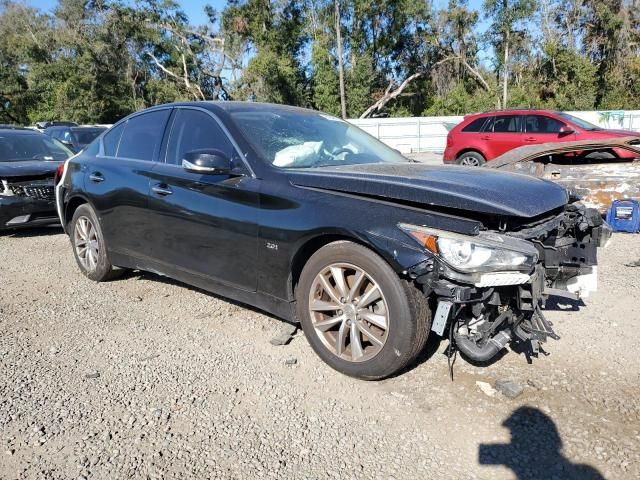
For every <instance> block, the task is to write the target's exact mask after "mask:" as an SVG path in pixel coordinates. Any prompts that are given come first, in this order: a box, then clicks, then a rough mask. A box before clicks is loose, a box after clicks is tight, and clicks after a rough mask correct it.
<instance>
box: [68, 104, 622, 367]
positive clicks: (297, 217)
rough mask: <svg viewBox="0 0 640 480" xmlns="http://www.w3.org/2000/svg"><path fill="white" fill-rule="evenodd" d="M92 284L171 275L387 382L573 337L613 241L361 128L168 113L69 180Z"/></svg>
mask: <svg viewBox="0 0 640 480" xmlns="http://www.w3.org/2000/svg"><path fill="white" fill-rule="evenodd" d="M56 196H57V206H58V212H59V215H60V218H61V221H62V224H63V226H64V228H65V230H66V232H67V234H68V235H69V237H70V240H71V246H72V250H73V254H74V256H75V259H76V261H77V264H78V266H79V268H80V270H81V272H82V273H83V274H85V275H86V276H87V277H89V278H90V279H92V280H95V281H103V280H106V279H109V278H111V277H112V276H114V275H115V274H117V273H118V271H120V270H122V269H140V270H147V271H150V272H155V273H157V274H160V275H166V276H169V277H172V278H175V279H178V280H180V281H183V282H185V283H188V284H190V285H195V286H197V287H200V288H202V289H205V290H208V291H211V292H215V293H217V294H220V295H223V296H226V297H228V298H231V299H234V300H236V301H240V302H244V303H246V304H249V305H252V306H255V307H258V308H260V309H263V310H265V311H267V312H270V313H272V314H274V315H276V316H279V317H281V318H284V319H286V320H288V321H291V322H296V323H297V322H299V323H300V324H301V326H302V329H303V330H304V333H305V335H306V337H307V339H308V341H309V343H310V345H311V346H312V348H313V349H314V350H315V351H316V352H317V354H318V355H319V356H320V357H321V358H322V359H323V360H324V361H325V362H326V363H328V364H329V365H330V366H331V367H333V368H335V369H336V370H338V371H340V372H343V373H345V374H347V375H351V376H354V377H358V378H363V379H380V378H384V377H387V376H389V375H392V374H394V373H397V372H398V371H400V370H402V369H403V368H404V367H405V366H407V365H408V364H409V363H411V362H412V361H413V360H414V359H415V358H416V356H417V355H418V354H419V353H420V351H421V350H422V349H423V347H424V346H425V343H426V341H427V337H428V336H429V334H430V333H433V334H436V335H440V336H444V337H448V338H449V339H450V342H451V345H452V346H454V345H455V347H456V348H457V349H459V350H460V351H461V352H462V353H463V354H464V355H465V356H466V357H467V358H468V359H470V360H475V361H487V360H490V359H491V358H493V357H494V356H495V355H496V354H497V353H498V352H499V351H500V350H502V349H503V348H504V347H505V346H507V345H508V344H509V343H514V344H520V345H526V346H527V348H528V350H529V352H530V353H531V354H533V355H535V354H536V353H537V352H538V351H539V350H540V345H541V344H542V343H543V342H545V341H546V340H547V339H549V338H558V336H557V334H556V332H555V331H554V330H553V327H552V325H551V324H550V322H549V321H547V320H546V319H545V316H544V314H543V307H544V304H545V301H546V299H547V297H548V296H550V295H563V296H570V297H573V298H578V297H579V296H586V295H587V294H588V293H589V291H591V290H593V289H595V287H596V279H597V272H596V268H597V267H596V265H597V250H598V247H600V246H603V245H604V244H605V243H606V241H607V240H608V238H609V236H610V232H611V231H610V229H609V228H608V226H607V225H606V224H605V223H604V222H603V221H602V219H601V217H600V215H599V214H598V213H597V212H596V211H595V210H590V209H588V208H585V207H584V206H583V205H581V204H580V203H579V202H576V201H575V199H573V198H570V196H569V195H568V193H567V191H566V190H565V189H564V188H562V187H560V186H558V185H556V184H554V183H552V182H550V181H548V180H543V179H539V178H532V177H528V176H524V175H519V174H513V173H503V172H497V171H491V170H484V169H482V170H478V169H473V168H470V169H466V168H461V167H448V166H426V165H423V164H419V163H413V162H411V161H409V160H407V159H406V158H405V157H403V156H402V155H400V154H399V153H398V152H396V151H395V150H393V149H391V148H389V147H387V146H385V145H384V144H382V143H380V142H379V141H378V140H376V139H375V138H373V137H371V136H369V135H368V134H366V133H365V132H363V131H362V130H360V129H358V128H357V127H355V126H353V125H351V124H350V123H348V122H345V121H343V120H340V119H337V118H335V117H332V116H329V115H325V114H322V113H319V112H315V111H310V110H304V109H299V108H293V107H285V106H277V105H266V104H256V103H234V102H224V103H211V102H197V103H183V104H171V105H164V106H159V107H154V108H151V109H148V110H145V111H142V112H138V113H136V114H133V115H131V116H129V117H128V118H126V119H124V120H122V121H121V122H119V123H117V124H116V125H115V126H114V127H112V128H111V129H110V130H109V131H107V132H106V133H105V134H103V135H102V136H101V137H100V138H99V139H98V140H97V141H96V142H94V143H93V144H92V145H90V146H89V147H88V148H87V149H86V150H84V151H83V152H82V153H80V154H79V155H78V156H76V157H74V158H72V159H71V160H69V161H68V162H66V163H65V168H64V172H63V174H62V179H61V181H60V182H59V184H58V185H57V187H56Z"/></svg>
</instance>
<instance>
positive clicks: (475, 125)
mask: <svg viewBox="0 0 640 480" xmlns="http://www.w3.org/2000/svg"><path fill="white" fill-rule="evenodd" d="M486 120H487V118H486V117H482V118H477V119H475V120H474V121H473V122H471V123H470V124H469V125H467V126H466V127H464V128H463V129H462V131H463V132H479V131H480V130H482V126H483V125H484V122H485V121H486Z"/></svg>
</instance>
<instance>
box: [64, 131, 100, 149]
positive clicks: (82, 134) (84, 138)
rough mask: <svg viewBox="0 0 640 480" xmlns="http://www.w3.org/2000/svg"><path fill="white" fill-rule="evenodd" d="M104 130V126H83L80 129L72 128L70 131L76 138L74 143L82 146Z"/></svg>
mask: <svg viewBox="0 0 640 480" xmlns="http://www.w3.org/2000/svg"><path fill="white" fill-rule="evenodd" d="M105 130H106V128H91V129H89V128H86V129H85V128H83V129H82V130H75V129H74V130H72V131H73V136H74V137H75V139H76V144H78V145H82V146H84V145H88V144H90V143H91V142H93V140H94V139H95V138H96V137H97V136H98V135H100V134H101V133H102V132H104V131H105Z"/></svg>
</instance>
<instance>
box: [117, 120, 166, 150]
mask: <svg viewBox="0 0 640 480" xmlns="http://www.w3.org/2000/svg"><path fill="white" fill-rule="evenodd" d="M169 113H170V110H169V109H165V110H158V111H156V112H149V113H144V114H142V115H138V116H135V117H133V118H131V119H129V120H128V121H127V123H126V124H125V126H124V132H122V137H121V138H120V145H119V146H118V154H117V156H118V157H123V158H133V159H136V160H153V155H154V153H155V151H156V149H157V148H158V147H159V146H160V142H161V141H162V135H163V133H164V126H165V124H166V123H167V118H168V117H169Z"/></svg>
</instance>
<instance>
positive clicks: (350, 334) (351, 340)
mask: <svg viewBox="0 0 640 480" xmlns="http://www.w3.org/2000/svg"><path fill="white" fill-rule="evenodd" d="M309 313H310V316H311V322H312V324H313V328H314V330H315V333H316V334H317V335H318V337H319V338H320V340H321V341H322V343H323V344H324V345H325V347H327V349H329V351H331V352H332V353H333V354H334V355H336V356H338V357H340V358H341V359H343V360H347V361H350V362H363V361H366V360H370V359H371V358H373V357H375V356H376V355H377V354H378V353H380V351H381V350H382V347H384V344H385V342H386V341H387V336H388V333H389V310H388V307H387V302H386V300H385V298H384V293H383V292H382V290H381V289H380V286H379V285H378V284H377V283H376V281H375V280H374V279H373V278H372V277H371V275H369V274H368V273H367V272H365V271H364V270H363V269H361V268H359V267H356V266H355V265H351V264H348V263H336V264H332V265H329V266H328V267H326V268H325V269H324V270H322V271H321V272H320V273H319V274H318V275H316V278H315V279H314V281H313V284H312V286H311V291H310V292H309Z"/></svg>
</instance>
